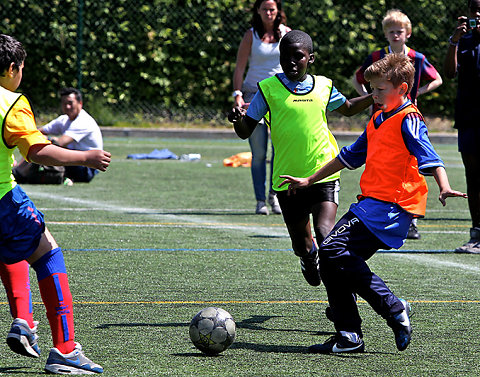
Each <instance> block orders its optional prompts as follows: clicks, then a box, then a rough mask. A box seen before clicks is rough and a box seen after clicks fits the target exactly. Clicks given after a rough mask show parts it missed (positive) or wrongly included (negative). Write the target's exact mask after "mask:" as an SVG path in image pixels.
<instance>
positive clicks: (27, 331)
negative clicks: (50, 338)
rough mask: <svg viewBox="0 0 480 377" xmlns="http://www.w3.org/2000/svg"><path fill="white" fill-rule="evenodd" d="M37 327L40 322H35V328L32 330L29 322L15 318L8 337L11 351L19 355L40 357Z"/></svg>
mask: <svg viewBox="0 0 480 377" xmlns="http://www.w3.org/2000/svg"><path fill="white" fill-rule="evenodd" d="M37 325H38V322H34V327H33V329H31V328H30V326H28V323H27V321H25V320H24V319H21V318H15V320H14V321H13V323H12V327H11V328H10V332H9V333H8V335H7V344H8V346H9V347H10V349H11V350H12V351H13V352H15V353H18V354H19V355H23V356H28V357H39V356H40V348H39V347H38V344H37V340H38V335H37Z"/></svg>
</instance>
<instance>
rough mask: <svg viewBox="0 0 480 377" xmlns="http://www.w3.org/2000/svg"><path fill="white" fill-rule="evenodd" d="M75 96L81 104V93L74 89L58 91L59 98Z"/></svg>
mask: <svg viewBox="0 0 480 377" xmlns="http://www.w3.org/2000/svg"><path fill="white" fill-rule="evenodd" d="M72 93H73V94H75V98H76V99H77V101H78V102H83V99H82V92H81V91H80V90H78V89H76V88H62V89H60V97H64V96H69V95H70V94H72Z"/></svg>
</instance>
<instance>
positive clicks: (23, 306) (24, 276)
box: [0, 261, 34, 328]
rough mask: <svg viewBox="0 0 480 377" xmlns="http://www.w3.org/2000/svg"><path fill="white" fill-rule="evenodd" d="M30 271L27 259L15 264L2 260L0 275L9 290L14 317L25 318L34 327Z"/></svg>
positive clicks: (8, 294)
mask: <svg viewBox="0 0 480 377" xmlns="http://www.w3.org/2000/svg"><path fill="white" fill-rule="evenodd" d="M28 272H29V265H28V263H27V261H21V262H18V263H14V264H5V263H2V262H0V276H1V277H2V282H3V285H4V287H5V290H6V292H7V297H8V303H9V305H10V313H11V314H12V317H13V318H21V319H24V320H25V321H27V323H28V326H30V328H33V326H34V325H33V313H32V297H31V292H30V278H29V275H28Z"/></svg>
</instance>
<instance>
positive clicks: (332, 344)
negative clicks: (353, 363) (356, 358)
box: [308, 331, 365, 353]
mask: <svg viewBox="0 0 480 377" xmlns="http://www.w3.org/2000/svg"><path fill="white" fill-rule="evenodd" d="M342 333H343V334H341V333H337V334H336V335H334V336H332V337H330V338H329V339H328V340H327V341H326V342H325V343H321V344H314V345H313V346H310V347H308V352H309V353H361V352H365V343H363V340H362V339H361V338H360V337H359V336H358V335H357V334H356V333H347V332H343V331H342Z"/></svg>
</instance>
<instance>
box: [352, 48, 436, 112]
mask: <svg viewBox="0 0 480 377" xmlns="http://www.w3.org/2000/svg"><path fill="white" fill-rule="evenodd" d="M405 49H406V54H407V56H408V57H409V58H410V60H411V62H412V64H413V66H414V67H415V77H414V80H413V87H412V90H411V91H410V94H409V95H408V98H409V99H410V100H411V101H412V103H413V104H416V103H417V92H418V88H420V81H421V80H425V81H433V80H435V79H436V78H437V73H438V72H437V70H436V69H435V67H434V66H433V65H432V64H431V63H430V62H429V61H428V60H427V58H426V57H425V55H423V54H422V53H420V52H417V51H415V50H413V49H411V48H410V47H406V46H405ZM390 52H391V50H390V46H387V47H385V48H383V49H381V50H377V51H375V52H373V53H371V54H370V55H368V57H367V58H366V59H365V61H364V62H363V65H362V66H361V67H360V68H359V69H358V70H357V72H355V77H356V78H357V81H358V82H359V83H360V84H363V85H365V86H366V87H367V88H369V86H368V81H366V80H365V77H364V73H365V70H366V69H367V68H368V67H370V66H371V65H372V64H373V63H374V62H376V61H377V60H380V59H382V58H383V57H385V55H387V54H389V53H390ZM377 110H380V109H379V108H378V107H376V106H374V109H373V112H375V111H377Z"/></svg>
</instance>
